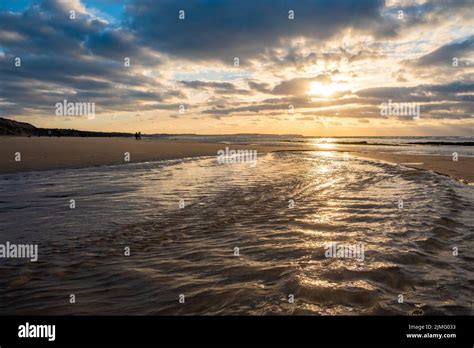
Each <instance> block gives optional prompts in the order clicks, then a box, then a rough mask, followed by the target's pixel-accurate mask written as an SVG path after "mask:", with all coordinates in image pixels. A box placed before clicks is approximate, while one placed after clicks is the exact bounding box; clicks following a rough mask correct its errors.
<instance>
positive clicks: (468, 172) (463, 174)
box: [351, 152, 474, 185]
mask: <svg viewBox="0 0 474 348" xmlns="http://www.w3.org/2000/svg"><path fill="white" fill-rule="evenodd" d="M351 155H354V156H358V157H364V158H369V159H373V160H378V161H384V162H389V163H396V164H400V165H404V166H406V167H410V168H416V169H422V170H432V171H434V172H436V173H438V174H442V175H447V176H450V177H452V178H454V179H456V180H459V181H462V182H464V183H466V184H469V185H473V184H474V158H472V157H459V158H458V160H457V161H453V158H452V157H451V156H427V155H404V154H390V153H381V152H353V153H351Z"/></svg>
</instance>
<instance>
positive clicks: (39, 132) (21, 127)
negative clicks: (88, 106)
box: [0, 117, 133, 137]
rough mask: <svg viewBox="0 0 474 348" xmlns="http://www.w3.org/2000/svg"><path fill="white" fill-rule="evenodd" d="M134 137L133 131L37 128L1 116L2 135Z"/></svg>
mask: <svg viewBox="0 0 474 348" xmlns="http://www.w3.org/2000/svg"><path fill="white" fill-rule="evenodd" d="M2 135H3V136H66V137H132V136H133V134H132V133H119V132H94V131H79V130H76V129H60V128H51V129H46V128H37V127H35V126H33V125H31V124H29V123H25V122H17V121H13V120H9V119H6V118H2V117H0V136H2Z"/></svg>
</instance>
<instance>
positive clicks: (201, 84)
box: [179, 81, 251, 95]
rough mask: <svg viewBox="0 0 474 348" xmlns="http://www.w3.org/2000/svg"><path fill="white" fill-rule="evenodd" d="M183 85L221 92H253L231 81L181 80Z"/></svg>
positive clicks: (245, 93)
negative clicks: (238, 86)
mask: <svg viewBox="0 0 474 348" xmlns="http://www.w3.org/2000/svg"><path fill="white" fill-rule="evenodd" d="M179 83H180V84H181V85H183V86H186V87H188V88H193V89H201V90H202V89H204V90H212V91H215V92H217V93H221V94H244V95H248V94H250V93H251V92H250V91H249V90H247V89H241V88H237V87H236V86H235V85H234V84H233V83H230V82H209V81H179Z"/></svg>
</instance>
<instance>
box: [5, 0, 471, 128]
mask: <svg viewBox="0 0 474 348" xmlns="http://www.w3.org/2000/svg"><path fill="white" fill-rule="evenodd" d="M71 11H73V12H71ZM72 13H74V15H73V16H72V15H71V14H72ZM473 28H474V0H442V1H441V0H434V1H425V0H413V1H411V0H400V1H398V0H387V1H379V0H370V1H369V0H299V1H290V0H253V1H242V0H199V1H198V0H135V1H127V0H102V1H94V0H82V1H80V0H44V1H37V0H36V1H35V0H30V1H28V0H2V1H1V2H0V81H1V82H0V117H7V118H10V119H14V120H17V121H21V122H29V123H32V124H34V125H36V126H38V127H45V128H75V129H81V130H101V131H126V132H135V131H141V132H142V133H198V134H232V133H272V134H302V135H307V136H399V135H405V136H413V135H419V136H429V135H433V136H435V135H460V136H469V135H474V117H473V115H474V30H473ZM18 58H20V60H19V61H18ZM128 61H129V63H130V64H127V63H126V62H128ZM18 62H19V63H20V64H19V65H18ZM64 100H66V101H67V102H72V103H93V104H94V106H95V117H85V116H83V115H82V116H81V115H58V114H57V112H56V111H57V108H56V105H57V103H62V102H63V101H64ZM389 103H390V105H392V108H391V109H390V108H389V109H388V110H389V112H388V113H387V112H382V110H383V109H384V108H385V111H387V109H386V106H387V105H389ZM394 105H395V106H397V107H400V108H399V109H398V110H402V111H397V109H394V108H393V107H394ZM409 106H416V107H417V108H419V109H418V110H419V113H416V114H413V112H414V111H413V112H410V111H407V110H416V108H413V109H407V107H409ZM403 110H405V111H403Z"/></svg>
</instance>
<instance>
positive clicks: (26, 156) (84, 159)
mask: <svg viewBox="0 0 474 348" xmlns="http://www.w3.org/2000/svg"><path fill="white" fill-rule="evenodd" d="M227 146H228V147H229V148H231V149H235V150H245V149H248V150H257V152H259V153H264V152H272V151H307V150H313V151H319V150H322V151H328V150H324V149H318V148H316V147H313V146H307V145H302V146H298V147H295V146H265V145H257V146H255V145H243V144H239V145H226V144H216V143H205V142H188V141H175V140H146V139H144V140H141V141H136V140H135V139H133V138H79V137H61V138H54V137H51V138H49V137H48V138H46V137H41V138H38V137H31V138H26V137H0V173H8V172H18V171H27V170H47V169H56V168H80V167H89V166H98V165H110V164H120V163H128V162H126V161H125V153H126V152H128V153H129V154H130V161H129V162H130V163H134V162H135V163H136V162H145V161H157V160H163V159H176V158H185V157H198V156H216V155H217V151H219V150H222V149H225V147H227ZM336 151H347V152H348V153H350V155H351V156H358V157H364V158H367V159H372V160H378V161H385V162H390V163H396V164H401V165H405V166H407V167H412V168H417V169H422V170H432V171H434V172H437V173H439V174H443V175H449V176H451V177H453V178H455V179H457V180H460V181H463V182H465V183H470V184H474V158H472V157H459V159H458V161H453V159H452V158H451V157H447V156H429V155H405V154H392V153H381V152H377V151H376V150H373V151H364V152H360V151H359V152H351V150H350V147H341V148H339V149H338V150H336ZM16 153H20V155H21V161H15V157H17V156H15V154H16Z"/></svg>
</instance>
